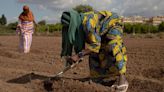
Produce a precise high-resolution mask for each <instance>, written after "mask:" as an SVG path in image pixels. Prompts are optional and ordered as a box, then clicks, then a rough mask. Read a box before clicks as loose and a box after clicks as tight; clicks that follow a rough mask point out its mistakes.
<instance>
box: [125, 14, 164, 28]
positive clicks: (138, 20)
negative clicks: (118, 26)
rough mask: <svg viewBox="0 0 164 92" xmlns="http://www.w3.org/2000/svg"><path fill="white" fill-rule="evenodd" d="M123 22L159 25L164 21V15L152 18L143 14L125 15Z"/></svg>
mask: <svg viewBox="0 0 164 92" xmlns="http://www.w3.org/2000/svg"><path fill="white" fill-rule="evenodd" d="M122 22H123V23H131V24H134V23H141V24H152V25H155V26H157V25H159V24H160V23H162V22H164V16H155V17H152V18H147V17H142V16H131V17H123V19H122Z"/></svg>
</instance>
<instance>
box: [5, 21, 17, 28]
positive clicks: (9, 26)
mask: <svg viewBox="0 0 164 92" xmlns="http://www.w3.org/2000/svg"><path fill="white" fill-rule="evenodd" d="M17 25H18V22H14V23H10V24H8V26H7V27H8V28H9V29H12V30H16V27H17Z"/></svg>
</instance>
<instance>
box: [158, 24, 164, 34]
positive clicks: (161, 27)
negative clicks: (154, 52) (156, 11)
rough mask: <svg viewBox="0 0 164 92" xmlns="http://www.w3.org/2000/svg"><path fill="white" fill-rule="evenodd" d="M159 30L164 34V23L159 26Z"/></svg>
mask: <svg viewBox="0 0 164 92" xmlns="http://www.w3.org/2000/svg"><path fill="white" fill-rule="evenodd" d="M158 30H159V31H160V32H164V22H162V23H161V24H159V28H158Z"/></svg>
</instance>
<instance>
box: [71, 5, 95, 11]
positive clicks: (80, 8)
mask: <svg viewBox="0 0 164 92" xmlns="http://www.w3.org/2000/svg"><path fill="white" fill-rule="evenodd" d="M73 9H74V10H76V11H77V12H79V13H85V12H89V11H93V8H92V6H90V5H78V6H76V7H75V8H73Z"/></svg>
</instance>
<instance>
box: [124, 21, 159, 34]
mask: <svg viewBox="0 0 164 92" xmlns="http://www.w3.org/2000/svg"><path fill="white" fill-rule="evenodd" d="M124 32H125V33H139V34H142V33H144V34H146V33H157V32H158V26H153V25H148V24H129V23H126V24H124Z"/></svg>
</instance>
